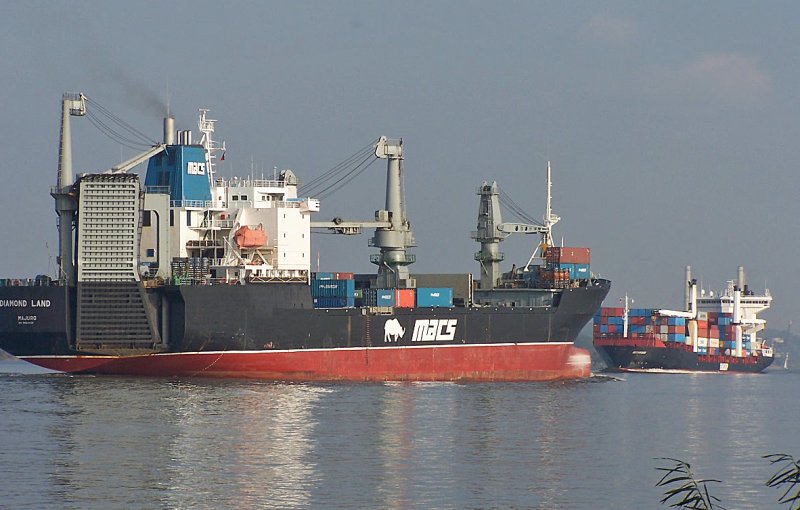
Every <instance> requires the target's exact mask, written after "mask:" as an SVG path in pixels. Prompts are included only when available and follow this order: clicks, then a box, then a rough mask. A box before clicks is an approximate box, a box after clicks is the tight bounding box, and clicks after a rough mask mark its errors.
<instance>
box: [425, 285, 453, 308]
mask: <svg viewBox="0 0 800 510" xmlns="http://www.w3.org/2000/svg"><path fill="white" fill-rule="evenodd" d="M417 306H418V307H420V306H429V307H437V306H438V307H451V306H453V289H446V288H427V287H423V288H418V289H417Z"/></svg>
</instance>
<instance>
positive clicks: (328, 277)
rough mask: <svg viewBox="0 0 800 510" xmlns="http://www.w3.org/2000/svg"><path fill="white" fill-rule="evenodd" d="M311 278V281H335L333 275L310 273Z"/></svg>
mask: <svg viewBox="0 0 800 510" xmlns="http://www.w3.org/2000/svg"><path fill="white" fill-rule="evenodd" d="M311 278H312V279H313V280H335V279H336V278H335V275H334V273H312V274H311Z"/></svg>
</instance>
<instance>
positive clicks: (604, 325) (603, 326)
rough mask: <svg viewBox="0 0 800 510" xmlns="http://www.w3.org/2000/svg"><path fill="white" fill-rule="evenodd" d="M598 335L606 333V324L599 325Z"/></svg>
mask: <svg viewBox="0 0 800 510" xmlns="http://www.w3.org/2000/svg"><path fill="white" fill-rule="evenodd" d="M600 333H608V324H601V325H600Z"/></svg>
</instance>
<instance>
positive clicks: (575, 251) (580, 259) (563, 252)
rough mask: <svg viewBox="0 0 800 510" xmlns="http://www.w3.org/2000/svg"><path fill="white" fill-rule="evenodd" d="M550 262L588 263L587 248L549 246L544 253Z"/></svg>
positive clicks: (588, 251) (588, 254)
mask: <svg viewBox="0 0 800 510" xmlns="http://www.w3.org/2000/svg"><path fill="white" fill-rule="evenodd" d="M545 257H546V259H547V262H548V263H551V264H589V263H590V250H589V248H573V247H566V246H551V247H549V248H547V252H546V254H545Z"/></svg>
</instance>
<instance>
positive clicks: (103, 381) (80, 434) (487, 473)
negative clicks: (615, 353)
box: [0, 362, 800, 509]
mask: <svg viewBox="0 0 800 510" xmlns="http://www.w3.org/2000/svg"><path fill="white" fill-rule="evenodd" d="M22 368H24V370H22ZM0 372H15V373H0V507H2V508H75V509H84V508H89V509H92V508H97V509H101V508H102V509H107V508H125V509H128V508H142V509H153V508H192V509H194V508H387V509H394V508H397V509H404V508H454V509H460V508H516V509H528V508H532V509H550V508H569V509H573V508H574V509H583V508H586V509H589V508H591V509H596V508H601V509H602V508H608V509H616V508H631V509H640V508H659V503H658V501H659V499H660V496H661V491H660V490H659V489H658V488H655V487H654V484H655V482H656V481H657V480H658V478H659V475H658V472H657V471H656V470H655V467H656V466H657V465H659V462H658V461H656V460H654V457H676V458H680V459H683V460H686V461H688V462H690V463H691V464H692V466H693V468H694V470H695V472H696V473H697V474H698V475H699V476H701V477H709V478H718V479H720V480H723V483H722V484H719V485H715V486H713V487H712V491H713V493H714V494H716V495H717V496H719V497H720V498H721V499H722V503H723V505H724V506H726V507H727V508H729V509H741V508H759V509H760V508H776V509H777V508H781V507H779V506H778V505H777V503H776V501H777V497H778V495H779V494H778V492H777V491H775V490H774V489H768V488H766V487H764V486H763V482H764V481H765V480H766V479H767V478H768V477H769V476H770V475H771V474H772V473H773V469H772V468H771V467H770V466H769V465H768V464H767V463H766V462H765V461H764V460H763V459H762V458H761V456H762V455H764V454H767V453H773V452H787V453H791V454H793V455H796V456H800V425H799V424H800V405H798V401H797V395H798V389H800V374H798V373H793V372H782V371H775V372H770V373H766V374H762V375H755V376H753V375H749V376H746V375H741V376H740V375H636V374H631V375H624V376H622V377H621V378H620V380H613V379H606V378H592V379H590V380H587V381H582V382H570V383H557V384H555V383H554V384H527V383H525V384H523V383H509V384H506V383H498V384H447V383H445V384H278V383H269V382H260V381H255V382H254V381H244V380H202V379H135V378H125V377H87V376H67V375H62V374H49V373H42V372H41V371H38V370H34V369H30V368H25V367H24V365H21V364H20V363H19V362H0ZM20 372H22V373H20ZM784 508H785V507H784Z"/></svg>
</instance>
